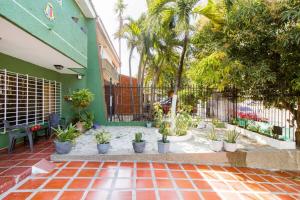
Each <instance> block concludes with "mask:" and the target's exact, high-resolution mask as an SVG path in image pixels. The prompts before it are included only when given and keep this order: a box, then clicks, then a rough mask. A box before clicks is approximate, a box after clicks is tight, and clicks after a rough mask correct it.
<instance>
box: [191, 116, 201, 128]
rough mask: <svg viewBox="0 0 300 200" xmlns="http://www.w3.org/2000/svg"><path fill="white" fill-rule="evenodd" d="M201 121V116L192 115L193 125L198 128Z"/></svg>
mask: <svg viewBox="0 0 300 200" xmlns="http://www.w3.org/2000/svg"><path fill="white" fill-rule="evenodd" d="M200 122H201V117H199V116H196V117H192V121H191V127H193V128H197V127H198V125H199V123H200Z"/></svg>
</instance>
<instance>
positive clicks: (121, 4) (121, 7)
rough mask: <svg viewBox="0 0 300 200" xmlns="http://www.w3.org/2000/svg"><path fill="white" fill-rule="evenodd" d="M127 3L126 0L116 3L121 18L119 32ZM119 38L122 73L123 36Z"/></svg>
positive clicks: (119, 0)
mask: <svg viewBox="0 0 300 200" xmlns="http://www.w3.org/2000/svg"><path fill="white" fill-rule="evenodd" d="M126 7H127V5H126V4H124V1H123V0H118V1H117V3H116V5H115V13H116V14H117V15H118V18H119V30H118V32H121V29H122V27H123V21H124V18H123V14H124V11H125V9H126ZM118 39H119V57H120V62H121V63H120V74H121V67H122V37H120V36H119V37H118Z"/></svg>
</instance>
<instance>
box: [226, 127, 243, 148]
mask: <svg viewBox="0 0 300 200" xmlns="http://www.w3.org/2000/svg"><path fill="white" fill-rule="evenodd" d="M239 136H240V133H238V132H237V131H236V130H230V131H227V132H226V135H225V141H224V149H225V151H229V152H235V151H236V150H237V143H236V141H237V139H238V137H239Z"/></svg>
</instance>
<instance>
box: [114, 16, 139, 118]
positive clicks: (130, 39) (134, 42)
mask: <svg viewBox="0 0 300 200" xmlns="http://www.w3.org/2000/svg"><path fill="white" fill-rule="evenodd" d="M140 34H141V30H140V28H139V26H138V23H137V22H136V21H134V20H133V19H131V18H128V19H127V23H126V24H124V25H123V28H122V29H121V31H120V32H117V33H116V35H117V36H118V37H121V38H124V39H125V40H126V41H127V47H128V49H129V58H128V64H129V85H130V110H131V113H134V96H133V81H132V63H131V62H132V56H133V52H134V50H135V48H137V47H138V44H139V35H140Z"/></svg>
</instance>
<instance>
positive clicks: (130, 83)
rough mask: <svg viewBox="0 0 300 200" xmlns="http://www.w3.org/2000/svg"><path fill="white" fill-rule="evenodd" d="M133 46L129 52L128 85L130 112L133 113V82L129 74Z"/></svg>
mask: <svg viewBox="0 0 300 200" xmlns="http://www.w3.org/2000/svg"><path fill="white" fill-rule="evenodd" d="M133 50H134V47H131V49H130V53H129V87H130V112H131V114H134V96H133V83H132V74H131V58H132V54H133Z"/></svg>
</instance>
